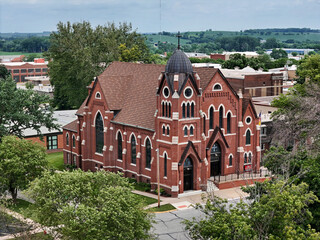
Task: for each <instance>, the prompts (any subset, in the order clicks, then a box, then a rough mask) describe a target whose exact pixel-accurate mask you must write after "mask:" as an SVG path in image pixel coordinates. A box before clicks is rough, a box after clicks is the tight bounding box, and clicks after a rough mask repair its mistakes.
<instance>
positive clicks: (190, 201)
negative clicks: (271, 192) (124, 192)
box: [133, 187, 248, 210]
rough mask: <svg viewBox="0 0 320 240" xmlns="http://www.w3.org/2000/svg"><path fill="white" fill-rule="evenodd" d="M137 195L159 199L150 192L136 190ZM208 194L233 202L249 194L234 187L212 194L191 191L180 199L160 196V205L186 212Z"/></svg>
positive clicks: (150, 206) (151, 205)
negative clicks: (167, 205) (171, 206)
mask: <svg viewBox="0 0 320 240" xmlns="http://www.w3.org/2000/svg"><path fill="white" fill-rule="evenodd" d="M133 192H134V193H136V194H139V195H143V196H146V197H150V198H154V199H158V196H157V195H155V194H153V193H148V192H141V191H137V190H134V191H133ZM208 194H213V195H214V196H217V197H220V198H223V199H227V200H232V199H241V198H245V197H247V196H248V194H247V193H245V192H243V191H242V190H241V189H240V187H234V188H229V189H223V190H217V191H213V192H210V193H207V192H197V191H194V192H192V191H190V192H187V193H185V194H181V195H180V197H178V198H172V197H162V196H160V201H161V203H160V205H165V204H171V205H173V206H174V207H175V208H177V209H178V210H184V209H188V208H190V207H192V206H191V205H194V204H197V203H200V204H201V203H204V201H203V198H204V197H206V196H208ZM157 206H158V203H153V204H150V205H148V206H147V207H146V208H145V209H148V208H152V207H157Z"/></svg>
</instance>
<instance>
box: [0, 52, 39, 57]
mask: <svg viewBox="0 0 320 240" xmlns="http://www.w3.org/2000/svg"><path fill="white" fill-rule="evenodd" d="M30 54H34V53H23V52H2V51H0V55H1V56H9V55H25V56H28V55H30ZM36 54H41V53H36Z"/></svg>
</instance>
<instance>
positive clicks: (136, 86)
mask: <svg viewBox="0 0 320 240" xmlns="http://www.w3.org/2000/svg"><path fill="white" fill-rule="evenodd" d="M88 89H89V94H88V97H87V99H86V100H85V101H84V102H83V104H82V106H81V107H80V108H79V110H78V111H77V116H78V119H77V120H76V121H74V122H71V123H70V124H68V125H66V126H64V131H63V134H64V138H65V143H64V161H65V163H68V164H74V165H76V166H77V167H79V168H81V169H83V170H91V171H97V170H98V169H104V170H108V171H113V172H117V171H120V172H123V173H124V175H125V176H126V177H130V178H135V179H137V180H138V181H143V182H149V183H151V185H152V187H153V188H155V187H156V184H157V157H159V167H160V186H161V188H163V189H165V190H166V192H168V193H170V194H171V195H172V196H174V197H176V196H178V194H180V193H183V192H185V191H189V190H200V189H202V190H204V189H206V187H207V183H208V180H210V179H213V178H214V177H216V176H226V175H229V174H235V173H243V172H246V171H249V172H250V171H253V172H255V171H259V168H260V161H259V159H260V146H259V134H260V127H259V124H258V122H259V120H258V117H257V114H256V112H255V109H254V107H253V104H252V102H251V99H250V97H247V96H243V94H242V93H241V91H240V92H238V93H237V92H235V91H234V90H233V89H232V87H231V85H230V84H229V82H228V81H227V80H226V78H225V77H224V76H223V75H222V73H221V72H220V70H219V69H214V68H193V67H192V65H191V63H190V61H189V59H188V58H187V56H186V55H185V54H184V53H183V52H182V51H181V50H179V49H178V50H176V51H175V52H174V54H173V55H172V56H171V58H170V59H169V61H168V63H167V65H166V66H163V65H155V64H139V63H125V62H113V63H112V64H110V65H109V66H108V67H107V68H106V70H105V71H104V72H103V73H102V74H101V75H100V76H98V77H97V78H96V79H95V80H94V81H93V82H92V84H91V85H90V86H89V87H88ZM157 149H159V155H157Z"/></svg>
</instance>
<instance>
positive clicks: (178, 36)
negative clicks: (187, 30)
mask: <svg viewBox="0 0 320 240" xmlns="http://www.w3.org/2000/svg"><path fill="white" fill-rule="evenodd" d="M181 37H182V36H181V35H180V32H178V35H177V38H178V49H180V38H181Z"/></svg>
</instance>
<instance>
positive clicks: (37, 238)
mask: <svg viewBox="0 0 320 240" xmlns="http://www.w3.org/2000/svg"><path fill="white" fill-rule="evenodd" d="M25 239H30V240H51V239H54V238H53V237H52V236H50V235H48V234H44V233H43V232H40V233H36V234H32V235H28V236H22V237H17V238H14V240H25Z"/></svg>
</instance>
